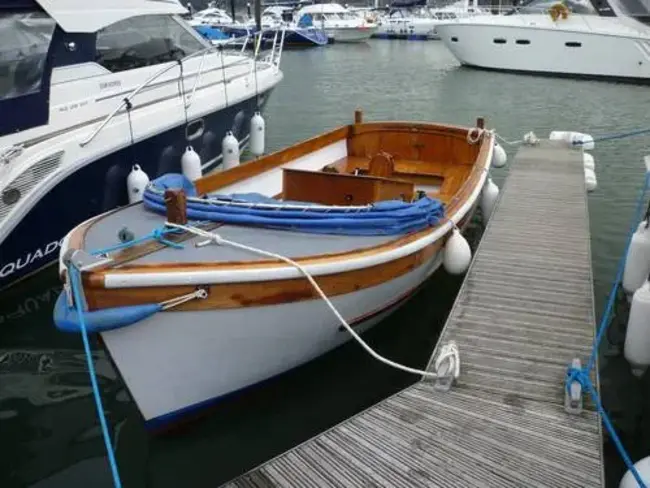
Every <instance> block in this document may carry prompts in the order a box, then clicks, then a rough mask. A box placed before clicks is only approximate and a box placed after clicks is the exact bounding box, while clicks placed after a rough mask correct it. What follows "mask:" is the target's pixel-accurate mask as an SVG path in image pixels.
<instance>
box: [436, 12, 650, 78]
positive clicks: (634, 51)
mask: <svg viewBox="0 0 650 488" xmlns="http://www.w3.org/2000/svg"><path fill="white" fill-rule="evenodd" d="M592 1H593V3H592ZM608 2H609V3H608ZM647 23H648V7H647V6H645V5H643V4H641V3H640V2H638V3H637V2H636V0H628V1H626V2H625V3H619V2H618V1H617V0H565V1H564V3H563V4H560V3H556V2H549V1H548V0H534V1H533V2H531V3H529V4H528V5H525V6H523V7H519V8H512V9H510V10H509V11H507V12H504V15H474V16H467V17H463V18H456V19H454V20H449V21H447V22H445V23H443V24H441V25H439V26H438V27H437V31H438V33H439V35H440V37H441V39H442V41H443V42H444V43H445V45H446V46H447V47H448V48H449V50H450V51H451V52H452V53H453V54H454V56H455V57H456V58H457V59H458V60H459V61H460V63H461V64H463V65H466V66H471V67H476V68H485V69H492V70H501V71H512V72H522V73H530V74H544V75H556V76H574V77H586V78H608V79H616V80H623V81H632V82H644V83H645V82H648V80H650V28H649V27H648V25H647Z"/></svg>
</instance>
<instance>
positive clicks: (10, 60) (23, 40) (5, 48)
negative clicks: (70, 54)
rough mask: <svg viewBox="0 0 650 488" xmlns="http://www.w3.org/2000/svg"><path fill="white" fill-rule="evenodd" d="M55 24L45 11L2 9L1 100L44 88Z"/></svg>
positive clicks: (0, 21) (0, 16) (0, 43)
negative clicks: (43, 81) (43, 82)
mask: <svg viewBox="0 0 650 488" xmlns="http://www.w3.org/2000/svg"><path fill="white" fill-rule="evenodd" d="M55 27H56V23H55V22H54V20H52V19H51V18H50V17H48V15H47V14H46V13H44V12H29V13H25V12H20V13H17V12H7V13H0V100H7V99H10V98H16V97H20V96H22V95H27V94H30V93H36V92H38V91H40V89H41V83H42V79H43V73H44V71H45V60H46V58H47V52H48V50H49V47H50V41H51V40H52V35H53V34H54V28H55Z"/></svg>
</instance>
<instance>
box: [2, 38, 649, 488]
mask: <svg viewBox="0 0 650 488" xmlns="http://www.w3.org/2000/svg"><path fill="white" fill-rule="evenodd" d="M282 62H283V71H284V73H285V79H284V81H283V82H282V84H281V86H279V87H278V88H277V90H276V91H275V93H274V94H273V96H272V97H271V99H270V101H269V104H268V107H267V111H266V121H267V134H268V135H267V137H268V147H269V149H270V150H273V149H278V148H280V147H284V146H286V145H288V144H292V143H294V142H296V141H299V140H301V139H304V138H307V137H311V136H313V135H316V134H318V133H320V132H323V131H324V130H327V129H329V128H332V127H335V126H337V125H341V124H345V123H348V122H349V121H350V120H351V119H352V117H353V110H354V109H355V108H357V107H361V108H363V109H364V111H365V116H366V118H368V119H376V120H380V119H393V120H394V119H402V120H436V121H441V122H450V123H458V124H464V125H471V124H473V122H474V120H475V118H476V117H477V116H479V115H481V116H485V117H486V118H487V122H488V126H489V127H493V128H496V129H497V131H498V132H499V133H500V134H501V135H503V136H504V137H506V138H509V139H518V138H520V137H521V136H522V135H523V134H524V133H525V132H528V131H529V130H533V131H534V132H535V133H536V134H537V135H538V136H547V135H548V132H549V131H550V130H553V129H558V130H562V129H566V130H579V131H583V132H589V133H592V134H594V135H601V134H606V133H612V132H619V131H624V130H626V129H635V128H641V127H644V126H647V125H648V117H647V107H649V106H650V91H649V90H648V88H647V87H642V86H633V85H632V86H631V85H621V84H614V83H604V82H588V81H574V80H562V79H552V78H537V77H529V76H517V75H509V74H498V73H485V72H480V71H473V70H469V69H464V68H460V67H458V65H457V63H456V62H455V60H454V59H453V58H452V57H451V55H450V54H449V53H448V52H447V51H446V50H445V48H444V46H443V45H442V44H440V43H436V42H425V43H411V42H390V41H376V42H375V41H373V42H370V43H368V44H367V45H358V46H357V45H348V46H346V45H339V46H336V45H333V46H328V47H327V48H324V49H316V50H306V51H297V52H285V53H284V55H283V59H282ZM649 142H650V138H647V137H637V138H632V139H625V140H618V141H612V142H607V143H602V144H597V147H596V149H595V150H594V151H593V155H594V157H595V159H596V164H597V169H596V171H597V175H598V183H599V188H598V190H597V191H596V192H595V193H593V194H591V195H590V197H589V211H590V224H591V231H592V253H593V264H594V278H595V293H596V300H597V310H600V309H602V306H603V305H604V301H605V299H606V295H607V292H608V290H609V286H610V284H611V281H612V279H613V277H614V274H615V271H616V265H617V260H618V258H619V256H620V253H621V252H622V249H623V245H624V239H625V232H626V231H627V228H628V226H629V223H630V218H631V214H632V211H633V208H634V204H635V200H636V198H637V194H638V190H639V189H640V188H641V185H642V183H643V165H642V157H643V156H644V154H645V153H646V151H648V152H650V151H649V150H648V143H649ZM513 154H514V151H513V150H510V149H509V155H510V156H512V155H513ZM506 172H507V168H506V169H503V170H495V171H494V175H493V176H494V179H495V181H496V182H497V183H499V184H500V183H501V182H502V181H503V178H504V176H505V174H506ZM548 218H549V219H552V218H553V217H552V216H548ZM473 231H474V233H475V235H477V234H480V229H479V228H478V227H475V228H474V229H473ZM460 283H461V280H460V279H458V278H453V277H450V276H448V275H446V274H445V273H444V272H442V271H440V272H438V273H436V274H435V275H434V277H433V279H432V280H431V281H430V282H429V283H428V284H427V285H426V286H425V287H424V288H423V289H422V290H420V292H419V293H418V294H417V295H416V296H415V297H414V298H413V299H412V300H411V301H409V302H408V303H407V304H406V305H405V306H404V307H403V308H401V309H400V310H399V311H398V312H396V313H395V314H394V315H392V316H391V317H390V318H389V319H387V320H386V321H384V322H383V323H382V324H380V325H378V326H377V327H376V328H374V329H373V330H372V331H370V332H369V333H368V335H367V337H368V340H369V342H370V343H371V345H372V346H373V347H375V348H376V349H377V350H378V351H379V352H380V353H381V354H383V355H386V356H388V357H391V358H393V359H396V360H398V361H401V362H405V363H407V364H410V365H413V366H420V367H421V366H424V365H425V363H426V361H427V359H428V357H429V354H430V352H431V350H432V349H433V347H434V345H435V343H436V340H437V337H438V334H439V332H440V329H441V327H442V325H443V324H444V320H445V318H446V315H447V313H448V312H449V310H450V308H451V305H452V304H453V301H454V299H455V296H456V293H457V291H458V289H459V286H460ZM59 289H60V285H59V283H58V279H57V276H56V271H55V270H54V268H52V269H50V270H48V271H46V272H44V273H41V274H40V275H38V276H36V277H34V278H32V279H30V280H28V281H26V282H24V283H22V284H20V285H19V286H16V287H14V288H12V289H10V290H9V291H7V292H5V293H3V294H2V295H0V441H1V442H0V487H2V488H13V487H38V488H52V487H75V486H93V487H103V486H111V480H110V475H109V472H108V469H107V465H106V462H105V459H104V456H105V453H104V445H103V441H102V439H101V433H100V431H99V427H98V422H97V419H96V414H95V409H94V404H93V400H92V395H91V390H90V387H89V380H88V374H87V371H86V365H85V359H84V355H83V349H82V345H81V340H80V338H79V337H78V336H68V335H63V334H61V333H58V332H57V331H56V330H55V328H54V327H53V325H52V323H51V309H52V306H53V304H54V300H55V298H56V295H57V294H58V291H59ZM621 337H622V335H621V332H620V330H618V328H615V329H613V330H612V334H610V339H611V341H612V342H619V341H620V339H621ZM600 365H601V384H602V390H603V399H604V402H605V405H606V408H607V409H608V411H610V413H611V416H612V418H613V419H614V421H615V424H616V425H617V427H618V428H619V430H620V433H621V436H622V438H623V441H624V443H625V444H626V446H627V448H628V450H629V451H630V452H631V454H632V457H633V458H634V459H639V458H641V457H643V456H645V455H648V454H650V441H649V440H648V439H650V435H648V434H650V419H649V417H648V415H649V412H650V401H649V399H648V392H649V391H650V389H649V385H648V380H647V379H641V380H637V379H635V378H633V377H632V376H631V375H630V373H629V367H628V365H627V363H626V361H625V360H624V359H623V357H622V355H621V354H619V353H618V352H617V349H616V348H615V347H613V346H611V345H610V344H606V345H605V346H604V347H603V351H602V355H601V363H600ZM96 367H97V372H98V375H99V377H100V380H101V385H102V393H103V397H104V402H105V407H106V410H107V415H108V418H109V421H110V423H111V424H112V425H113V426H114V428H115V429H116V451H117V458H118V464H119V467H120V473H121V476H122V479H123V483H124V486H126V487H147V488H149V487H151V488H153V487H155V488H159V487H161V488H162V487H178V486H191V487H214V486H218V485H219V484H220V483H222V482H225V481H227V480H229V479H231V478H232V477H234V476H237V475H238V474H241V473H243V472H245V471H247V470H248V469H251V468H253V467H254V466H256V465H257V464H259V463H261V462H263V461H265V460H266V459H268V458H270V457H273V456H275V455H277V454H279V453H281V452H282V451H284V450H286V449H288V448H290V447H292V446H293V445H295V444H297V443H299V442H302V441H303V440H306V439H307V438H309V437H311V436H313V435H315V434H317V433H318V432H321V431H323V430H325V429H326V428H328V427H330V426H332V425H334V424H335V423H337V422H339V421H341V420H343V419H345V418H347V417H349V416H350V415H352V414H354V413H356V412H358V411H360V410H363V409H364V408H366V407H368V406H370V405H372V404H373V403H376V402H377V401H379V400H381V399H383V398H385V397H386V396H388V395H390V394H392V393H394V392H396V391H398V390H399V389H401V388H404V387H405V386H407V385H409V384H410V383H412V382H413V381H414V380H415V379H416V378H414V377H412V376H410V375H407V374H404V373H401V372H397V371H394V370H391V369H389V368H387V367H385V366H382V365H380V364H378V363H377V362H375V361H374V360H373V359H372V358H370V357H369V356H368V355H367V354H365V353H364V352H363V351H362V350H361V349H360V348H359V347H358V346H357V345H356V344H348V345H346V346H343V347H341V348H339V349H338V350H336V351H334V352H332V353H331V354H328V355H326V356H324V357H322V358H320V359H318V360H316V361H313V362H312V363H310V364H308V365H306V366H305V367H302V368H299V369H298V370H295V371H294V372H291V373H289V374H288V375H286V376H285V377H283V378H281V379H279V380H277V381H274V382H272V383H270V384H268V385H267V386H265V387H262V388H260V389H258V390H255V391H253V392H251V393H249V394H246V395H244V396H242V397H240V398H238V399H235V400H233V401H229V402H227V403H225V404H223V405H221V406H219V407H218V408H216V409H214V410H213V411H212V412H211V415H210V416H208V417H206V418H205V419H203V420H202V421H200V422H198V423H195V424H192V425H189V426H187V427H185V428H183V429H182V430H180V431H178V432H176V433H174V434H173V435H168V436H165V437H151V436H149V435H148V434H147V433H146V432H145V430H144V428H143V426H142V424H141V422H140V420H139V417H138V413H137V411H136V408H135V406H134V405H133V404H132V403H131V401H130V399H129V398H128V395H127V394H126V392H125V389H124V386H123V384H122V382H121V380H120V379H119V377H118V376H117V375H116V373H115V371H113V370H112V368H111V367H110V365H109V364H108V362H107V361H106V359H105V357H104V355H103V353H102V352H101V350H97V352H96ZM605 448H606V457H607V476H608V486H610V487H615V486H618V481H619V480H620V477H621V475H622V474H623V472H624V470H623V466H622V464H621V462H620V461H619V459H618V456H617V455H616V454H615V452H614V451H613V449H612V448H611V445H610V443H609V442H606V444H605Z"/></svg>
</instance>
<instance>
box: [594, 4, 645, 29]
mask: <svg viewBox="0 0 650 488" xmlns="http://www.w3.org/2000/svg"><path fill="white" fill-rule="evenodd" d="M605 3H606V2H605ZM616 3H617V5H618V8H619V9H620V11H621V13H622V14H623V15H626V16H629V17H633V18H634V19H635V20H637V21H639V22H643V23H644V24H646V25H650V4H649V3H648V2H647V1H644V0H618V2H616Z"/></svg>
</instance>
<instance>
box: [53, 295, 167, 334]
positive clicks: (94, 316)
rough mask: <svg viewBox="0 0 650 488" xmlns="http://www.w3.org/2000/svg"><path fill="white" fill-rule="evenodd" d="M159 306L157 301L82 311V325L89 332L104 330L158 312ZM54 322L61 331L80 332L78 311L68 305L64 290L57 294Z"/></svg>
mask: <svg viewBox="0 0 650 488" xmlns="http://www.w3.org/2000/svg"><path fill="white" fill-rule="evenodd" d="M160 310H161V306H160V305H159V304H157V303H149V304H144V305H132V306H129V307H114V308H105V309H103V310H95V311H93V312H89V311H84V312H82V313H83V318H84V325H85V326H86V330H87V331H88V332H89V333H93V332H105V331H109V330H113V329H119V328H121V327H126V326H127V325H131V324H135V323H136V322H139V321H141V320H144V319H146V318H147V317H149V316H151V315H153V314H155V313H156V312H159V311H160ZM54 324H55V325H56V327H57V329H59V330H61V331H63V332H81V322H80V318H79V312H78V311H77V309H76V308H73V307H70V306H68V300H67V299H66V296H65V292H61V293H60V294H59V298H57V300H56V303H55V305H54Z"/></svg>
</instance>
